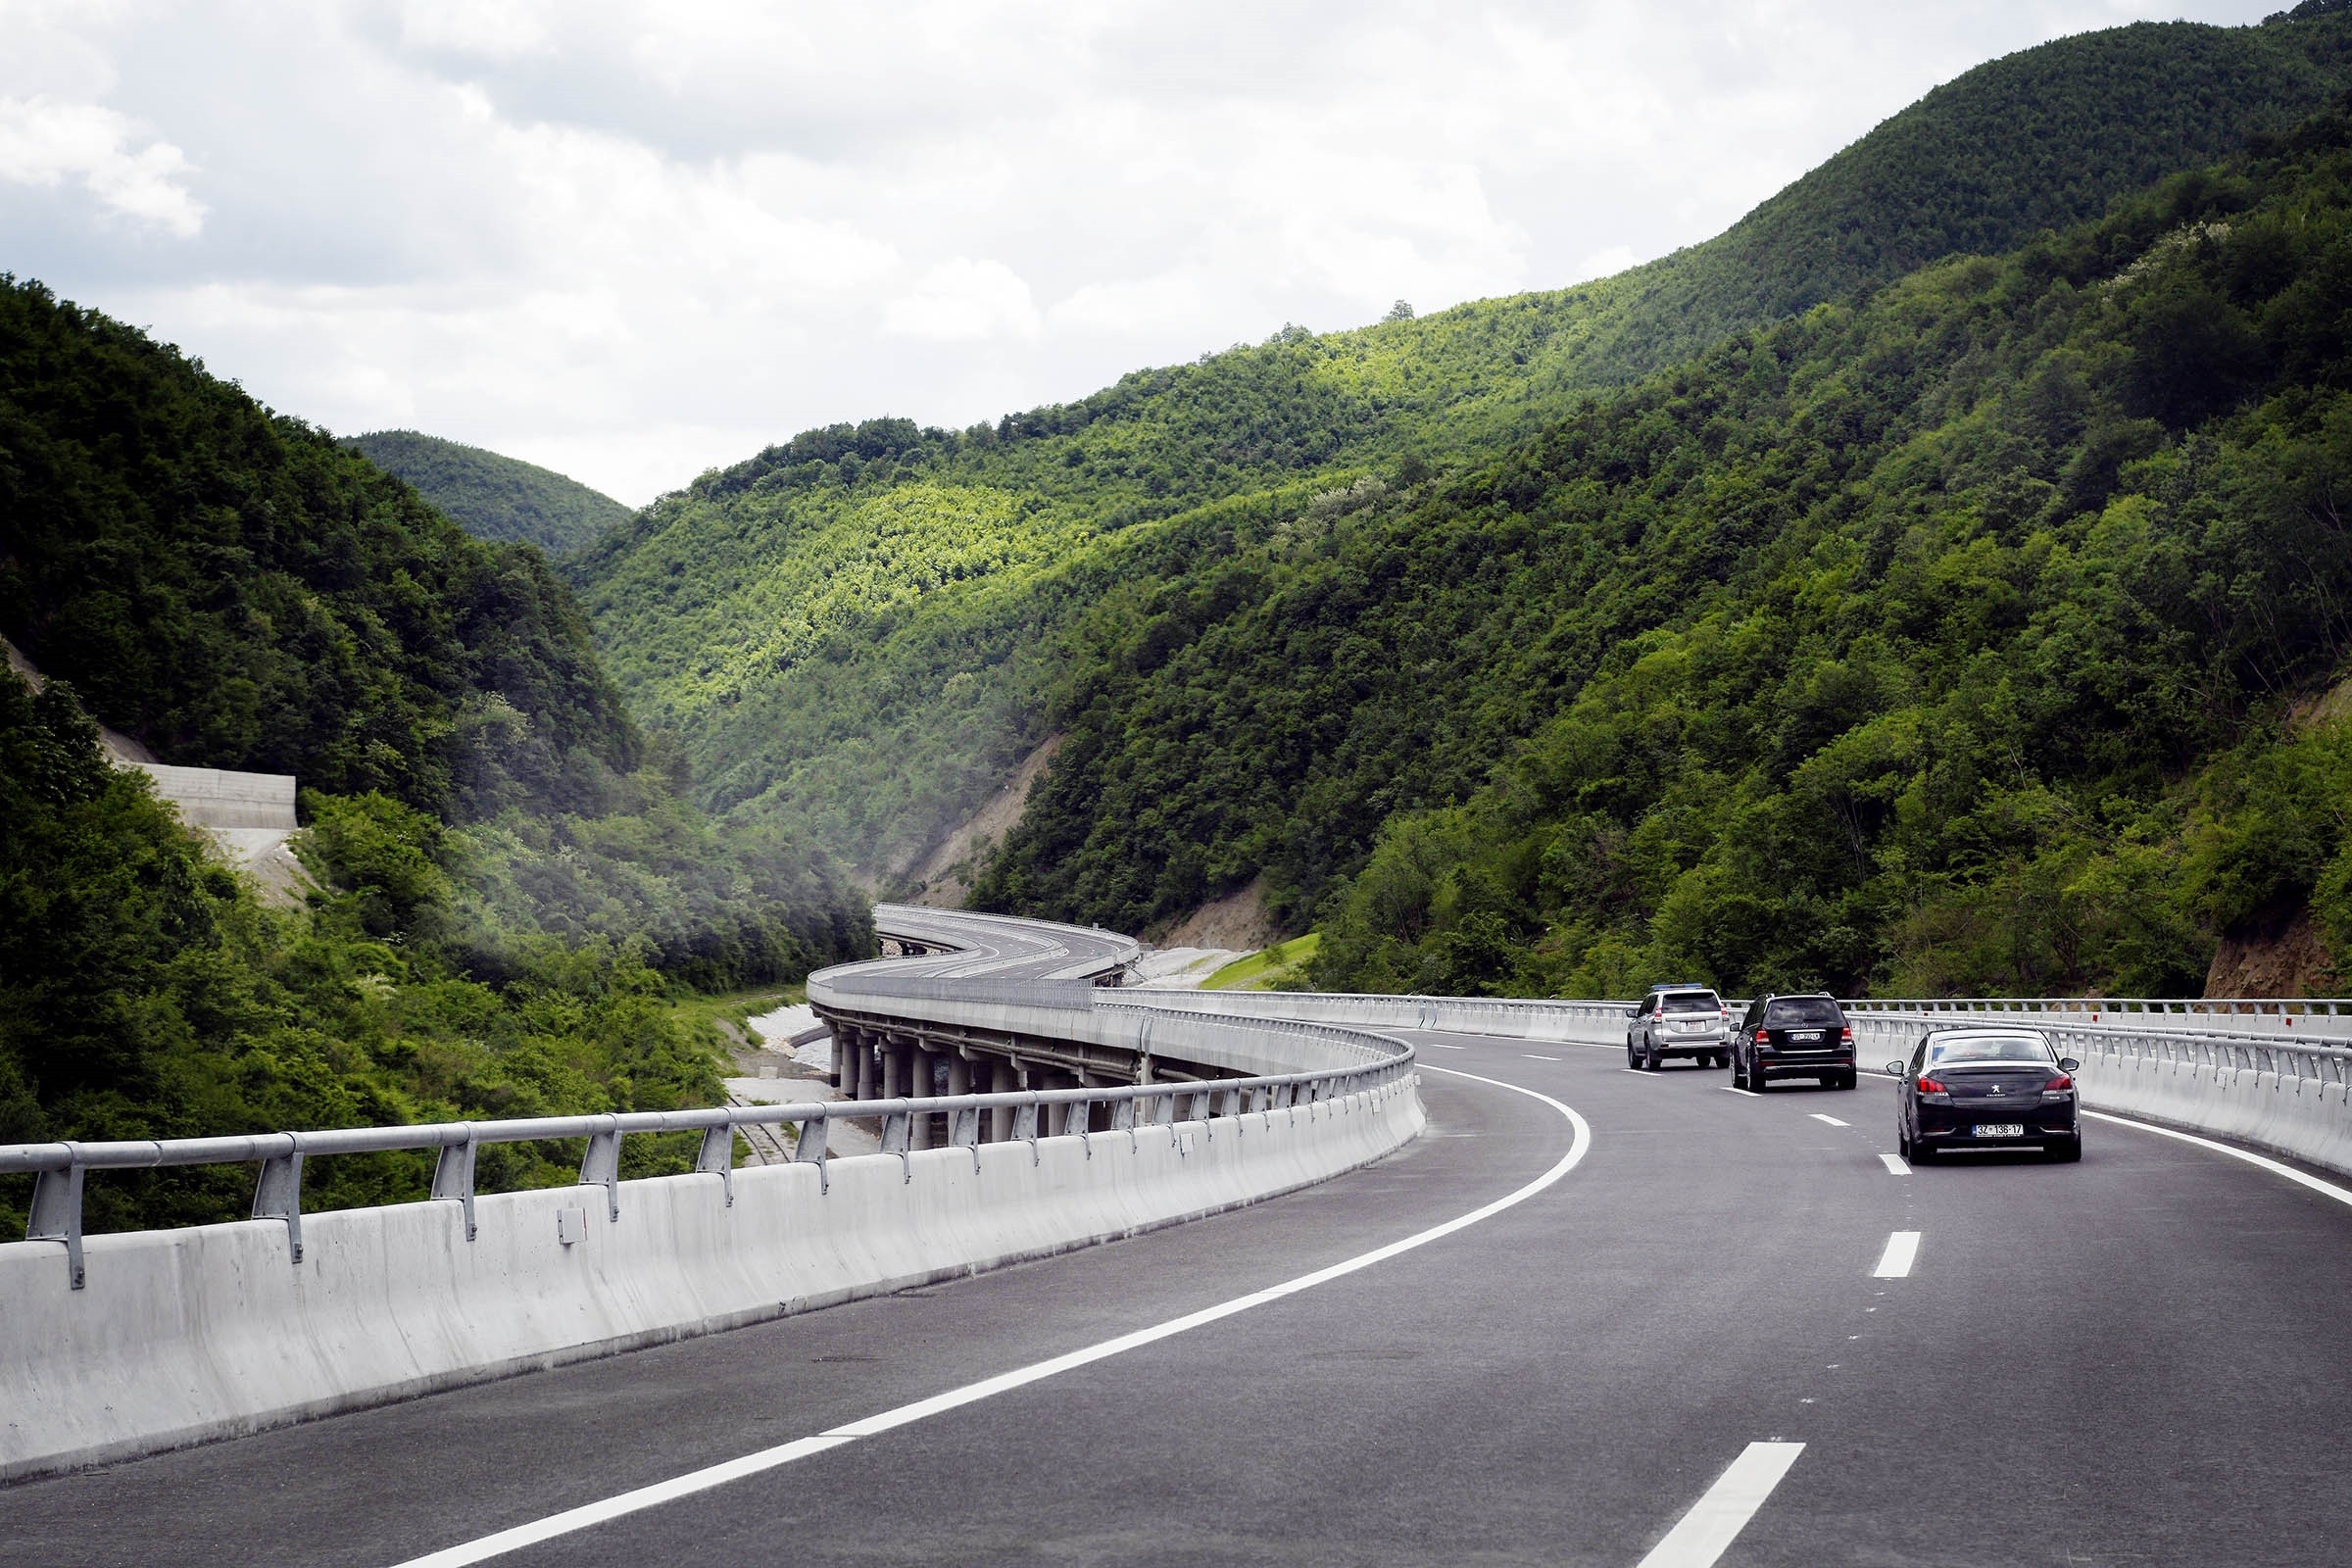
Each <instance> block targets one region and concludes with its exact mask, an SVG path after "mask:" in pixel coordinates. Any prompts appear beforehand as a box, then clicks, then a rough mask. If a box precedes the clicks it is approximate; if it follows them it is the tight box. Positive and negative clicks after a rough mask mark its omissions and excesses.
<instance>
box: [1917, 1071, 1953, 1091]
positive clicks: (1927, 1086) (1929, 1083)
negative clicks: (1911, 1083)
mask: <svg viewBox="0 0 2352 1568" xmlns="http://www.w3.org/2000/svg"><path fill="white" fill-rule="evenodd" d="M1919 1092H1920V1093H1921V1094H1923V1095H1948V1094H1950V1093H1951V1089H1950V1088H1949V1087H1948V1086H1947V1085H1945V1083H1944V1081H1943V1080H1942V1079H1940V1078H1930V1077H1929V1076H1928V1075H1927V1074H1925V1073H1922V1074H1920V1077H1919Z"/></svg>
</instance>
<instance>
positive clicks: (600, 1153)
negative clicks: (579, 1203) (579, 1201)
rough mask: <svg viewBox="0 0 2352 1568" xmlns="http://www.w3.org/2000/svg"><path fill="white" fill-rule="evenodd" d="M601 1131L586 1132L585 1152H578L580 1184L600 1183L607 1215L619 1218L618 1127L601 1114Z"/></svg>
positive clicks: (616, 1220)
mask: <svg viewBox="0 0 2352 1568" xmlns="http://www.w3.org/2000/svg"><path fill="white" fill-rule="evenodd" d="M603 1120H604V1123H605V1125H604V1127H603V1129H602V1130H601V1131H598V1132H593V1133H590V1134H589V1135H588V1152H586V1153H585V1154H582V1155H581V1156H580V1185H581V1186H582V1187H602V1188H603V1189H604V1190H605V1202H606V1205H607V1207H608V1208H609V1209H610V1213H609V1215H608V1217H609V1218H610V1219H611V1220H612V1221H613V1223H614V1224H618V1223H619V1222H620V1129H619V1128H618V1127H617V1126H615V1125H614V1124H613V1118H612V1117H611V1116H606V1117H604V1118H603Z"/></svg>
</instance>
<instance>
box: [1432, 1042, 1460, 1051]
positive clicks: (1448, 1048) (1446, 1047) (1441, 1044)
mask: <svg viewBox="0 0 2352 1568" xmlns="http://www.w3.org/2000/svg"><path fill="white" fill-rule="evenodd" d="M1430 1044H1431V1045H1433V1046H1435V1047H1437V1048H1438V1049H1439V1050H1440V1051H1468V1050H1469V1049H1470V1048H1469V1047H1468V1046H1449V1045H1447V1044H1446V1042H1445V1041H1443V1040H1432V1041H1431V1042H1430Z"/></svg>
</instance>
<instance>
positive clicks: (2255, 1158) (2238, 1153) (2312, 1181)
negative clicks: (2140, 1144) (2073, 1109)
mask: <svg viewBox="0 0 2352 1568" xmlns="http://www.w3.org/2000/svg"><path fill="white" fill-rule="evenodd" d="M2082 1114H2083V1115H2085V1116H2095V1117H2097V1118H2098V1119H2099V1120H2101V1121H2111V1122H2113V1123H2115V1124H2116V1125H2117V1126H2118V1127H2135V1128H2137V1129H2138V1130H2139V1131H2141V1132H2143V1133H2155V1134H2157V1135H2159V1136H2160V1137H2164V1138H2178V1139H2179V1140H2180V1142H2182V1143H2184V1144H2194V1145H2196V1146H2197V1147H2198V1148H2199V1149H2210V1150H2212V1151H2213V1152H2215V1153H2217V1154H2228V1155H2229V1157H2230V1158H2231V1159H2242V1160H2244V1161H2245V1162H2246V1163H2247V1164H2249V1165H2259V1166H2261V1167H2262V1168H2263V1169H2264V1170H2267V1171H2269V1172H2270V1173H2271V1174H2272V1175H2274V1176H2283V1177H2285V1178H2286V1179H2287V1180H2288V1181H2290V1182H2299V1183H2301V1184H2302V1185H2303V1186H2305V1187H2308V1188H2310V1189H2311V1190H2312V1191H2313V1192H2315V1193H2318V1194H2319V1195H2320V1196H2321V1197H2323V1198H2332V1199H2334V1200H2335V1201H2337V1202H2339V1203H2346V1204H2352V1191H2348V1190H2346V1189H2344V1188H2341V1187H2338V1186H2336V1185H2335V1183H2333V1182H2324V1181H2322V1180H2320V1179H2319V1178H2318V1177H2317V1176H2307V1175H2305V1174H2304V1173H2303V1172H2301V1171H2299V1170H2297V1169H2295V1167H2294V1166H2292V1165H2281V1164H2280V1163H2278V1161H2277V1160H2275V1159H2265V1158H2264V1157H2263V1156H2262V1155H2260V1154H2257V1153H2254V1152H2250V1151H2248V1150H2243V1149H2232V1148H2230V1147H2229V1145H2228V1144H2222V1143H2216V1142H2215V1141H2214V1140H2212V1139H2210V1138H2199V1137H2198V1136H2197V1135H2196V1134H2195V1133H2181V1132H2175V1131H2174V1130H2173V1129H2172V1128H2170V1127H2159V1126H2157V1125H2156V1124H2155V1123H2154V1122H2148V1121H2133V1120H2132V1119H2131V1117H2129V1116H2117V1115H2112V1114H2110V1113H2109V1112H2107V1111H2104V1110H2086V1111H2084V1112H2082Z"/></svg>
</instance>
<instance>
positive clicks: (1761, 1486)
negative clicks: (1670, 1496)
mask: <svg viewBox="0 0 2352 1568" xmlns="http://www.w3.org/2000/svg"><path fill="white" fill-rule="evenodd" d="M1804 1451H1805V1446H1804V1445H1803V1444H1801V1443H1751V1444H1749V1445H1748V1446H1747V1447H1746V1449H1745V1451H1743V1452H1742V1453H1741V1454H1740V1457H1739V1458H1737V1459H1734V1460H1733V1461H1732V1467H1731V1468H1730V1469H1729V1470H1726V1471H1725V1472H1724V1473H1723V1474H1722V1475H1720V1476H1717V1477H1716V1478H1715V1484H1714V1485H1713V1486H1711V1487H1709V1488H1708V1489H1707V1491H1706V1495H1704V1496H1702V1497H1700V1498H1699V1499H1698V1501H1697V1502H1695V1503H1693V1504H1691V1511H1690V1512H1689V1513H1687V1514H1685V1515H1683V1517H1682V1521H1681V1522H1680V1523H1679V1524H1677V1525H1676V1526H1675V1527H1674V1528H1673V1529H1672V1530H1669V1531H1668V1532H1666V1539H1665V1540H1664V1541H1661V1542H1659V1543H1658V1544H1656V1545H1654V1546H1652V1547H1650V1549H1649V1555H1648V1556H1646V1557H1644V1558H1642V1562H1641V1565H1640V1568H1712V1565H1713V1564H1714V1562H1715V1560H1716V1559H1717V1558H1718V1557H1721V1556H1722V1555H1723V1554H1724V1551H1725V1550H1726V1548H1728V1547H1729V1546H1730V1545H1731V1544H1732V1543H1733V1542H1734V1541H1736V1540H1738V1539H1739V1536H1740V1531H1742V1530H1744V1529H1746V1528H1747V1522H1748V1521H1749V1520H1750V1519H1753V1518H1754V1517H1755V1516H1756V1510H1757V1509H1758V1508H1761V1507H1763V1506H1764V1499H1765V1498H1766V1497H1769V1496H1771V1495H1772V1489H1773V1488H1775V1487H1777V1486H1779V1485H1780V1484H1781V1477H1783V1476H1785V1475H1787V1474H1788V1473H1789V1466H1790V1465H1792V1464H1794V1463H1796V1456H1797V1455H1798V1454H1800V1453H1802V1452H1804Z"/></svg>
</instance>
